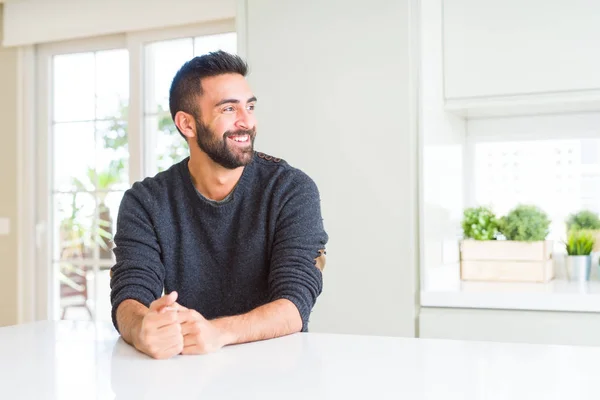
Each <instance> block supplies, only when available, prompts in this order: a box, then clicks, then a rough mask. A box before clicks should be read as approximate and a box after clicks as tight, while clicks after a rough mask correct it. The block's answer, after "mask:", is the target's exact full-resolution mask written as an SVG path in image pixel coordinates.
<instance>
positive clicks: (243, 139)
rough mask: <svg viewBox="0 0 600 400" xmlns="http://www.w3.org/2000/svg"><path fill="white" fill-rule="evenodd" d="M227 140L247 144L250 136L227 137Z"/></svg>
mask: <svg viewBox="0 0 600 400" xmlns="http://www.w3.org/2000/svg"><path fill="white" fill-rule="evenodd" d="M229 139H231V140H233V141H234V142H238V143H244V142H247V141H248V140H250V136H249V135H240V136H229Z"/></svg>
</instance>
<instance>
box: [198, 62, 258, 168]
mask: <svg viewBox="0 0 600 400" xmlns="http://www.w3.org/2000/svg"><path fill="white" fill-rule="evenodd" d="M202 91H203V93H202V95H201V96H200V98H199V99H200V100H199V103H200V104H199V109H200V118H198V117H197V116H196V141H197V143H198V146H199V147H200V149H201V150H202V151H204V152H205V153H206V154H207V155H208V156H209V157H210V158H211V159H212V160H213V161H214V162H216V163H217V164H220V165H222V166H223V167H225V168H228V169H235V168H238V167H242V166H244V165H247V164H248V163H250V161H252V156H253V154H254V138H255V137H256V119H255V118H254V106H255V103H256V98H255V97H254V95H253V94H252V92H251V91H250V87H249V86H248V82H246V79H245V78H244V77H243V76H241V75H239V74H225V75H218V76H214V77H210V78H204V79H203V80H202Z"/></svg>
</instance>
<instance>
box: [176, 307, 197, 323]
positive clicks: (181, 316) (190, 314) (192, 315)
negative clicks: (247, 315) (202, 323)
mask: <svg viewBox="0 0 600 400" xmlns="http://www.w3.org/2000/svg"><path fill="white" fill-rule="evenodd" d="M196 314H198V313H197V312H196V311H194V310H180V311H178V312H177V321H178V322H179V323H180V324H184V323H186V322H190V321H198V320H199V319H198V317H197V316H196Z"/></svg>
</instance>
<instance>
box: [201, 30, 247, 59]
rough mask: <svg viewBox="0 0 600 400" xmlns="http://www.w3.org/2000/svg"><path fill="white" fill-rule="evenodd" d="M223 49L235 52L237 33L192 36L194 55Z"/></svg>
mask: <svg viewBox="0 0 600 400" xmlns="http://www.w3.org/2000/svg"><path fill="white" fill-rule="evenodd" d="M217 50H223V51H226V52H228V53H231V54H237V34H236V33H235V32H229V33H221V34H218V35H209V36H198V37H196V38H194V55H195V56H200V55H202V54H206V53H210V52H211V51H217Z"/></svg>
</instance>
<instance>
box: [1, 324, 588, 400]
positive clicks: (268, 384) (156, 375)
mask: <svg viewBox="0 0 600 400" xmlns="http://www.w3.org/2000/svg"><path fill="white" fill-rule="evenodd" d="M573 334H577V333H576V332H573ZM598 376H600V348H595V347H570V346H549V345H532V344H509V343H484V342H467V341H453V340H434V339H411V338H393V337H375V336H355V335H338V334H319V333H307V334H295V335H291V336H287V337H283V338H279V339H273V340H268V341H263V342H256V343H249V344H244V345H238V346H230V347H226V348H224V349H221V350H220V351H219V352H216V353H213V354H209V355H205V356H177V357H174V358H172V359H169V360H153V359H151V358H149V357H147V356H145V355H143V354H141V353H139V352H137V351H136V350H135V349H133V348H132V347H130V346H129V345H127V344H126V343H125V342H123V340H122V339H120V338H119V336H118V334H117V333H116V331H115V330H114V329H113V328H112V326H111V325H109V324H96V325H94V324H92V323H85V322H67V321H62V322H38V323H34V324H26V325H19V326H12V327H5V328H0V398H1V399H5V400H8V399H39V400H44V399H248V398H251V399H254V398H256V399H264V400H269V399H285V400H288V399H371V398H373V399H407V400H408V399H445V400H446V399H456V400H458V399H461V400H465V399H494V400H496V399H511V400H520V399H527V400H531V399H545V400H548V399H579V400H581V399H600V379H599V378H598Z"/></svg>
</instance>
